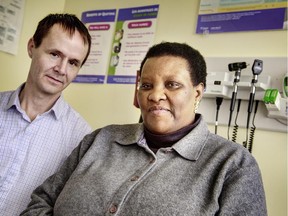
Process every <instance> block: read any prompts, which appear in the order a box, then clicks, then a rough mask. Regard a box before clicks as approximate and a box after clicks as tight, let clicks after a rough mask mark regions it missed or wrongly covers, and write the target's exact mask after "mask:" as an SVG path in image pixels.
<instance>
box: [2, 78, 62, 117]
mask: <svg viewBox="0 0 288 216" xmlns="http://www.w3.org/2000/svg"><path fill="white" fill-rule="evenodd" d="M24 85H25V83H23V84H22V85H21V86H19V87H18V88H17V89H16V90H15V91H14V92H13V93H12V95H11V97H10V99H9V101H8V103H7V106H6V109H7V110H8V109H10V108H11V107H13V106H15V107H16V109H17V110H18V111H19V112H20V113H23V112H24V111H23V109H22V108H21V106H20V100H19V94H20V92H21V90H22V89H23V87H24ZM66 109H67V103H66V102H65V100H64V98H63V96H62V95H61V96H60V97H59V98H58V99H57V101H56V102H55V104H54V105H53V106H52V108H51V109H50V110H48V111H47V112H46V113H53V115H54V116H55V118H56V119H57V120H58V119H59V118H60V117H61V116H62V115H63V113H64V112H65V110H66Z"/></svg>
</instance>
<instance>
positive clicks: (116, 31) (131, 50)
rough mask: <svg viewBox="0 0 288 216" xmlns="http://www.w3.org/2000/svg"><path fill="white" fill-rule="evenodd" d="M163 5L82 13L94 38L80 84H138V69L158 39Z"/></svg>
mask: <svg viewBox="0 0 288 216" xmlns="http://www.w3.org/2000/svg"><path fill="white" fill-rule="evenodd" d="M158 10H159V5H149V6H141V7H133V8H122V9H119V10H118V16H117V20H116V21H115V19H116V13H117V10H116V9H109V10H91V11H85V12H83V13H82V16H81V21H82V22H83V23H84V24H85V25H86V27H87V29H88V31H89V33H90V35H91V39H92V44H91V51H90V54H89V56H88V58H87V61H86V62H85V64H84V65H83V66H82V68H81V70H80V71H79V74H78V75H77V76H76V78H75V79H74V80H73V82H78V83H98V84H103V83H115V84H117V83H122V84H135V81H136V72H137V70H138V69H139V67H140V63H141V61H142V59H143V58H144V56H145V54H146V52H147V51H148V49H149V47H150V46H151V45H152V44H153V42H154V35H155V30H156V21H157V15H158Z"/></svg>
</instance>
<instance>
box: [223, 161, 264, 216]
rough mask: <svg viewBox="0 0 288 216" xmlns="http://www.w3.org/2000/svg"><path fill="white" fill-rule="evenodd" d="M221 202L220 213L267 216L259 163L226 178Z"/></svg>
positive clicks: (243, 168) (240, 169)
mask: <svg viewBox="0 0 288 216" xmlns="http://www.w3.org/2000/svg"><path fill="white" fill-rule="evenodd" d="M255 163H256V162H255ZM219 204H220V212H219V214H218V215H255V216H258V215H259V216H267V209H266V199H265V193H264V188H263V183H262V177H261V173H260V170H259V168H258V165H257V164H253V165H251V166H247V167H242V168H239V169H238V170H237V171H236V172H234V173H233V174H231V175H230V176H229V177H228V179H226V181H225V183H224V185H223V189H222V193H221V196H220V199H219Z"/></svg>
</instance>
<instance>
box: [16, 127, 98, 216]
mask: <svg viewBox="0 0 288 216" xmlns="http://www.w3.org/2000/svg"><path fill="white" fill-rule="evenodd" d="M98 133H99V130H97V131H94V132H92V133H91V134H88V135H86V136H85V137H84V138H83V140H82V141H81V142H80V144H79V145H78V146H77V147H76V148H75V149H74V150H73V152H72V153H71V155H70V156H69V157H68V158H67V160H66V161H65V162H64V164H63V165H62V166H61V168H60V169H59V171H58V172H56V173H55V174H53V175H52V176H50V177H49V178H47V179H46V180H45V182H44V183H43V184H42V185H40V186H39V187H37V188H36V189H35V190H34V191H33V193H32V195H31V202H30V203H29V205H28V207H27V208H26V209H25V210H24V211H23V212H22V213H21V214H20V215H21V216H34V215H35V216H36V215H37V216H40V215H53V207H54V204H55V202H56V200H57V197H58V196H59V194H60V193H61V191H62V189H63V188H64V186H65V183H66V182H67V181H68V179H69V178H70V176H71V175H72V173H73V171H74V170H75V168H76V167H77V165H78V163H79V161H80V160H81V158H82V157H83V156H84V154H85V153H86V152H87V150H88V149H89V147H90V146H91V145H92V143H93V141H94V139H95V136H96V135H97V134H98Z"/></svg>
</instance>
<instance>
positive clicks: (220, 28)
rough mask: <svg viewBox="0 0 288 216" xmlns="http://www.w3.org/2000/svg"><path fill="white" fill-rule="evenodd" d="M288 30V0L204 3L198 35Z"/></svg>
mask: <svg viewBox="0 0 288 216" xmlns="http://www.w3.org/2000/svg"><path fill="white" fill-rule="evenodd" d="M277 29H278V30H279V29H287V0H201V1H200V8H199V16H198V22H197V29H196V33H197V34H209V33H221V32H236V31H256V30H277Z"/></svg>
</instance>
